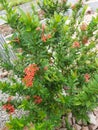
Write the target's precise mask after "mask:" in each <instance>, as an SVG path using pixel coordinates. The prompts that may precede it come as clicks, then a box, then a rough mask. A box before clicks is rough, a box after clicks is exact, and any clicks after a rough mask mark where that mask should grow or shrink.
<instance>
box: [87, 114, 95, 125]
mask: <svg viewBox="0 0 98 130" xmlns="http://www.w3.org/2000/svg"><path fill="white" fill-rule="evenodd" d="M88 116H89V118H90V123H91V124H93V125H96V116H94V114H93V112H91V113H89V114H88Z"/></svg>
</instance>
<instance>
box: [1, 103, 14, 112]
mask: <svg viewBox="0 0 98 130" xmlns="http://www.w3.org/2000/svg"><path fill="white" fill-rule="evenodd" d="M3 109H5V110H6V111H7V112H8V113H9V114H11V113H13V112H14V111H15V108H14V106H13V105H11V104H5V105H3Z"/></svg>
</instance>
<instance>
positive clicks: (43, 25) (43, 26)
mask: <svg viewBox="0 0 98 130" xmlns="http://www.w3.org/2000/svg"><path fill="white" fill-rule="evenodd" d="M45 28H46V25H45V24H44V23H43V24H42V30H43V31H44V30H45Z"/></svg>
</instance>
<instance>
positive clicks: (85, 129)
mask: <svg viewBox="0 0 98 130" xmlns="http://www.w3.org/2000/svg"><path fill="white" fill-rule="evenodd" d="M81 130H89V128H88V127H87V126H83V127H82V129H81Z"/></svg>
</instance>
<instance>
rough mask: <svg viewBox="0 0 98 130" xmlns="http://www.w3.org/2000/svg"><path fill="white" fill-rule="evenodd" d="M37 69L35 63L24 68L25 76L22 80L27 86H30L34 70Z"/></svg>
mask: <svg viewBox="0 0 98 130" xmlns="http://www.w3.org/2000/svg"><path fill="white" fill-rule="evenodd" d="M38 70H39V67H37V65H36V64H30V65H29V66H28V67H27V68H25V70H24V72H25V77H24V78H23V82H24V83H25V84H26V86H27V87H31V86H32V85H33V79H34V76H35V74H36V72H37V71H38Z"/></svg>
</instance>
